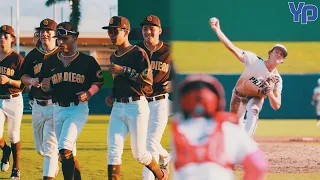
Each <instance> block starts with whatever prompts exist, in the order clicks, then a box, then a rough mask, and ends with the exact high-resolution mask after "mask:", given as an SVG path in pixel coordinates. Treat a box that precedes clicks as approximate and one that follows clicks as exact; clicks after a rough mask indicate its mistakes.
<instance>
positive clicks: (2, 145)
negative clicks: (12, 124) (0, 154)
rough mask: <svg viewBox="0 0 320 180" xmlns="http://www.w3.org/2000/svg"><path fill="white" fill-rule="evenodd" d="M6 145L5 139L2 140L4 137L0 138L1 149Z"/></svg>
mask: <svg viewBox="0 0 320 180" xmlns="http://www.w3.org/2000/svg"><path fill="white" fill-rule="evenodd" d="M6 147H8V145H7V143H6V141H5V140H4V137H2V138H0V148H1V149H2V150H3V149H5V148H6Z"/></svg>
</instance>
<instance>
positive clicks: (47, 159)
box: [32, 100, 58, 177]
mask: <svg viewBox="0 0 320 180" xmlns="http://www.w3.org/2000/svg"><path fill="white" fill-rule="evenodd" d="M53 110H54V106H53V104H52V102H51V100H50V103H49V104H48V106H41V105H38V104H37V103H36V101H34V102H33V105H32V127H33V134H34V140H35V145H36V151H37V152H38V153H39V154H40V155H42V156H43V157H44V159H43V176H47V177H55V173H56V170H57V168H58V142H57V138H56V134H55V131H54V121H53Z"/></svg>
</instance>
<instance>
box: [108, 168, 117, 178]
mask: <svg viewBox="0 0 320 180" xmlns="http://www.w3.org/2000/svg"><path fill="white" fill-rule="evenodd" d="M108 180H120V165H108Z"/></svg>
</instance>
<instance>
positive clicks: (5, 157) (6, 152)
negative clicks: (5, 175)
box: [1, 146, 11, 172]
mask: <svg viewBox="0 0 320 180" xmlns="http://www.w3.org/2000/svg"><path fill="white" fill-rule="evenodd" d="M10 154H11V148H10V147H9V146H6V148H5V149H3V150H2V159H1V171H3V172H6V171H7V170H8V169H9V167H10V161H9V160H10Z"/></svg>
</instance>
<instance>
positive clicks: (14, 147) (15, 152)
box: [11, 141, 21, 170]
mask: <svg viewBox="0 0 320 180" xmlns="http://www.w3.org/2000/svg"><path fill="white" fill-rule="evenodd" d="M11 151H12V159H13V165H12V169H17V170H19V169H20V165H19V164H20V151H21V143H20V141H19V142H17V143H15V144H13V143H11Z"/></svg>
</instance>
